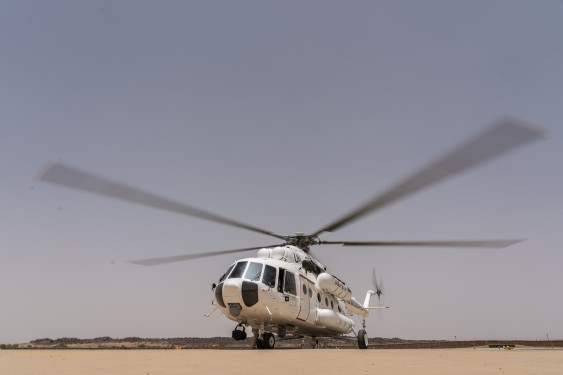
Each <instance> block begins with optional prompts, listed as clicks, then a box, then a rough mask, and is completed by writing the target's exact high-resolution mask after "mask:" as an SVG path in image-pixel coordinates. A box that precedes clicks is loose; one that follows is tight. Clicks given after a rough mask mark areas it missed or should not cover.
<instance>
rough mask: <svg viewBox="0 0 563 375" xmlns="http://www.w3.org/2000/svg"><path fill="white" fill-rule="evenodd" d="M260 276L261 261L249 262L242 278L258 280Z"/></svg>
mask: <svg viewBox="0 0 563 375" xmlns="http://www.w3.org/2000/svg"><path fill="white" fill-rule="evenodd" d="M260 276H262V263H255V262H251V263H250V265H249V266H248V269H247V270H246V274H245V275H244V278H245V279H248V280H252V281H258V280H260Z"/></svg>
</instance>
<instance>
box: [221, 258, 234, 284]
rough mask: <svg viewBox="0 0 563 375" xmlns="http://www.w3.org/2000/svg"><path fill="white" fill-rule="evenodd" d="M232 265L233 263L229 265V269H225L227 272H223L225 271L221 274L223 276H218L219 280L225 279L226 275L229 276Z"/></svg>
mask: <svg viewBox="0 0 563 375" xmlns="http://www.w3.org/2000/svg"><path fill="white" fill-rule="evenodd" d="M234 266H235V264H234V263H233V264H231V266H230V267H229V269H228V270H227V272H225V273H224V274H223V276H221V277H220V278H219V282H221V281H223V280H225V279H226V278H227V276H229V273H231V270H232V269H233V267H234Z"/></svg>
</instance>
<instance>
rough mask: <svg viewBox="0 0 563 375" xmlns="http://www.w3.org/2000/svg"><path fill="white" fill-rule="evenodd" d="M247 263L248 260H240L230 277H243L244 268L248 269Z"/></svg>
mask: <svg viewBox="0 0 563 375" xmlns="http://www.w3.org/2000/svg"><path fill="white" fill-rule="evenodd" d="M247 264H248V262H238V263H237V265H236V266H235V268H234V269H233V272H231V275H230V276H229V279H239V278H241V277H242V275H243V273H244V270H245V269H246V265H247Z"/></svg>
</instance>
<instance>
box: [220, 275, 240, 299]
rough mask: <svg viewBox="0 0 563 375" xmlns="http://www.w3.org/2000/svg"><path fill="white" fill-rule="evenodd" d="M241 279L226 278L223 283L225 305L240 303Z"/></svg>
mask: <svg viewBox="0 0 563 375" xmlns="http://www.w3.org/2000/svg"><path fill="white" fill-rule="evenodd" d="M241 283H242V280H241V279H227V280H225V282H224V283H223V301H225V303H226V304H227V305H229V304H231V303H241V302H242V301H241V293H240V290H241Z"/></svg>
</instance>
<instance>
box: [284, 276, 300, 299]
mask: <svg viewBox="0 0 563 375" xmlns="http://www.w3.org/2000/svg"><path fill="white" fill-rule="evenodd" d="M283 291H284V292H285V293H287V294H293V295H297V287H296V286H295V276H294V275H293V273H291V272H289V271H285V276H284V280H283Z"/></svg>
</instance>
